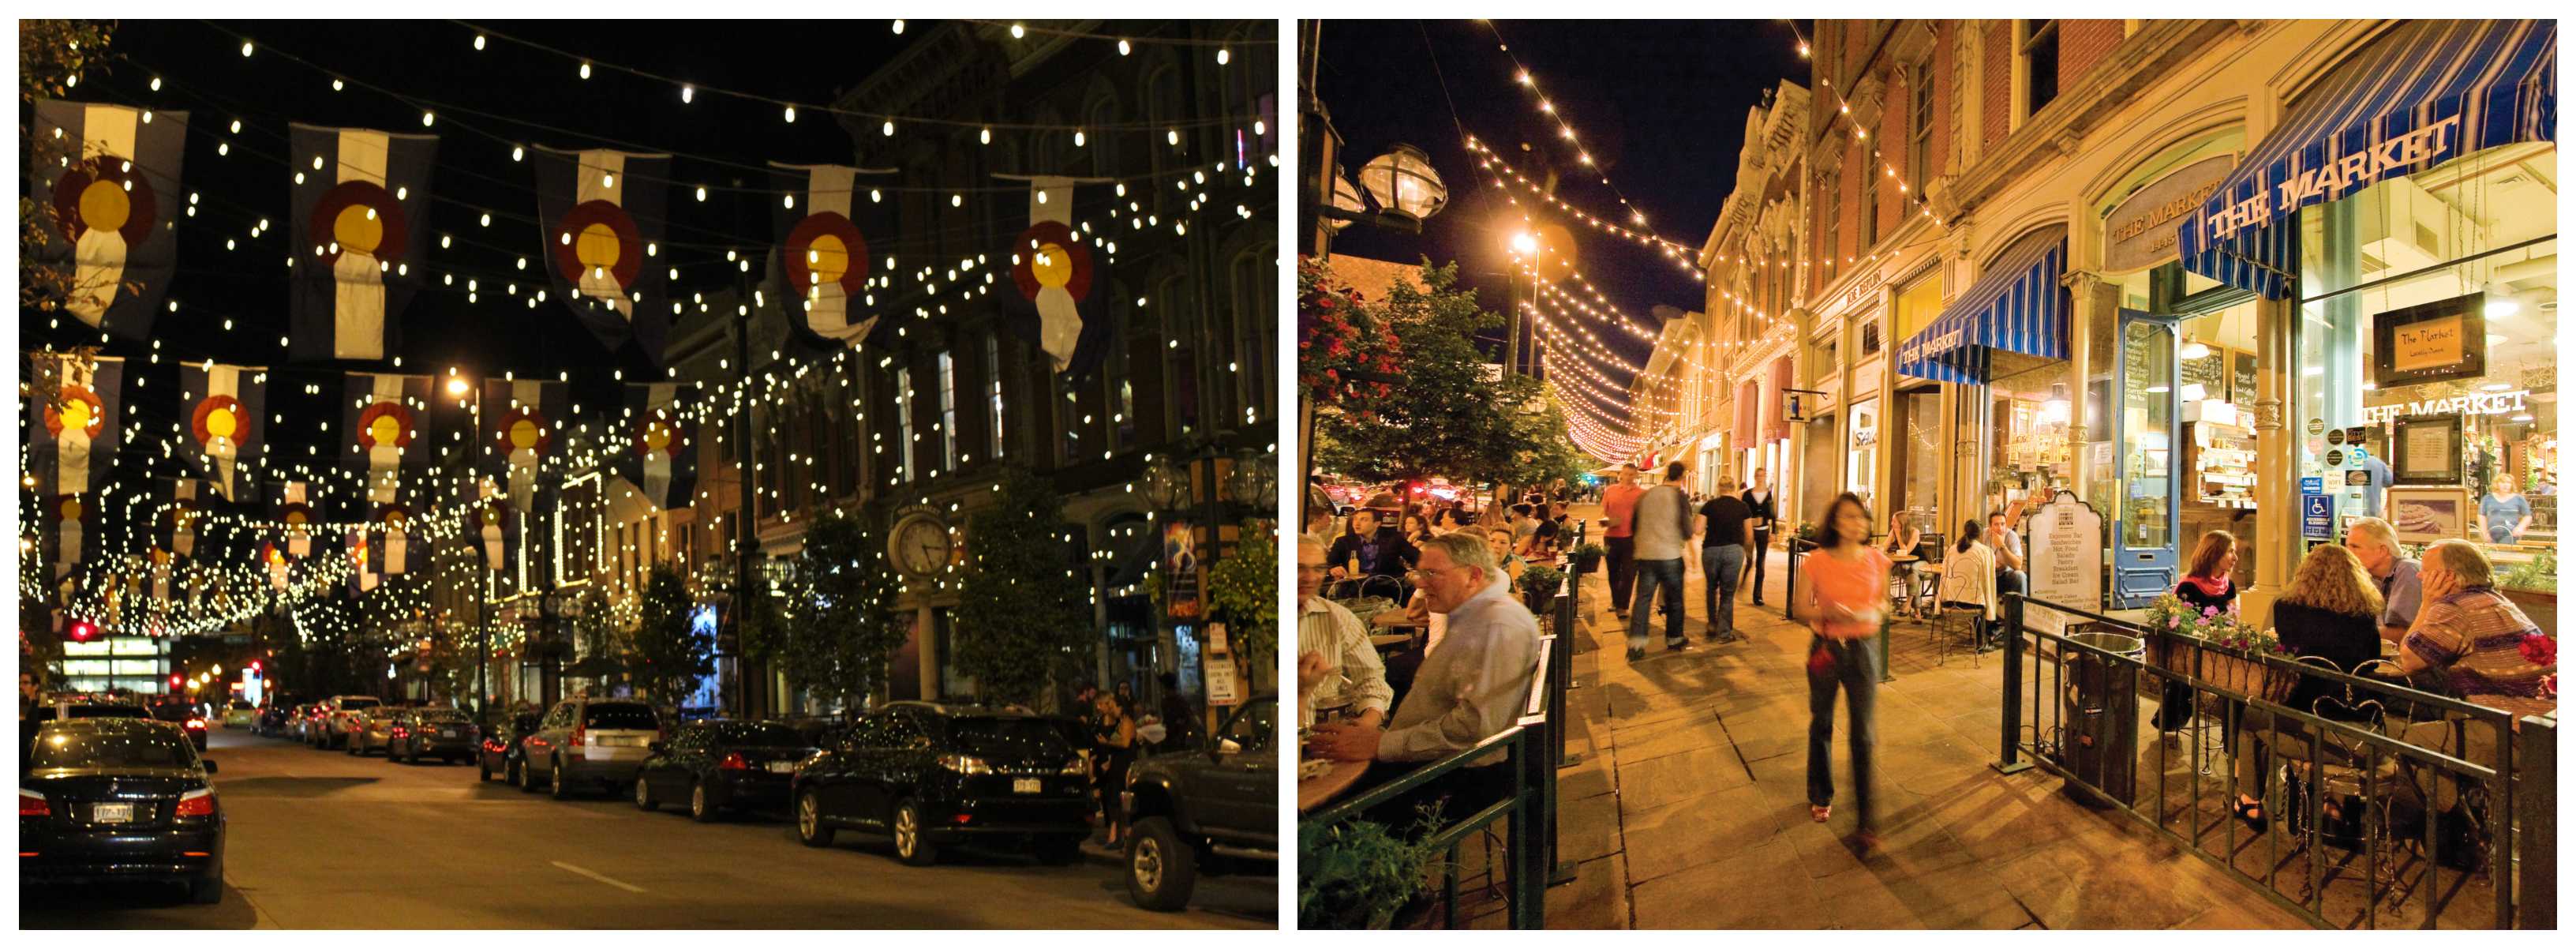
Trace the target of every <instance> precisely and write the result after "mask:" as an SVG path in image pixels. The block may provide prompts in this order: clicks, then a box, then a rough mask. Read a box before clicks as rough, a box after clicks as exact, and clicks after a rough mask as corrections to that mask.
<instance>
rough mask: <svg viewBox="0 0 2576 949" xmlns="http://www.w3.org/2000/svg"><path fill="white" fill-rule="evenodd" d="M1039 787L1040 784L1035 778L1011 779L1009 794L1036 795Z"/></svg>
mask: <svg viewBox="0 0 2576 949" xmlns="http://www.w3.org/2000/svg"><path fill="white" fill-rule="evenodd" d="M1040 787H1041V783H1040V782H1039V780H1038V779H1037V778H1012V779H1011V793H1013V794H1036V793H1038V789H1039V788H1040Z"/></svg>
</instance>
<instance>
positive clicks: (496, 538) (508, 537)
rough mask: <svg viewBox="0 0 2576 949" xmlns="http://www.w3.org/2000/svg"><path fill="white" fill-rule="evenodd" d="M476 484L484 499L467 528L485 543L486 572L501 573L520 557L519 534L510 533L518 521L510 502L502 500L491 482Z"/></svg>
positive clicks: (475, 507)
mask: <svg viewBox="0 0 2576 949" xmlns="http://www.w3.org/2000/svg"><path fill="white" fill-rule="evenodd" d="M476 484H477V485H478V487H479V493H480V494H481V497H480V499H478V500H477V501H476V503H475V505H474V508H473V511H474V514H473V517H472V518H470V519H469V520H468V521H467V524H468V526H470V527H471V528H472V529H473V531H474V536H475V537H476V538H477V539H478V540H480V541H481V542H482V545H483V569H486V570H499V569H502V568H503V567H504V566H505V565H507V564H509V563H510V561H511V559H512V558H513V557H515V556H517V554H518V549H519V535H518V531H515V530H512V529H511V528H512V527H513V526H515V522H516V520H517V518H516V516H515V515H514V514H512V513H511V510H510V502H509V501H507V500H505V499H503V498H502V497H501V496H500V491H499V489H498V488H497V487H496V486H495V485H494V484H493V483H492V481H491V479H489V478H484V479H478V480H477V482H476Z"/></svg>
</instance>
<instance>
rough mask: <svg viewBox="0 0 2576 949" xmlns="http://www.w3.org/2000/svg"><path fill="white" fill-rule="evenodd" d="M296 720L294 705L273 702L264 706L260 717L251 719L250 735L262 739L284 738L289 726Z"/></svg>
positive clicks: (260, 711)
mask: <svg viewBox="0 0 2576 949" xmlns="http://www.w3.org/2000/svg"><path fill="white" fill-rule="evenodd" d="M294 719H295V706H294V705H292V704H290V703H286V702H274V701H273V702H270V703H269V704H267V705H265V706H262V707H261V708H260V710H259V715H258V716H257V717H255V718H253V719H251V725H250V733H251V734H253V735H258V736H260V737H262V738H284V737H286V726H287V724H288V723H289V722H292V721H294Z"/></svg>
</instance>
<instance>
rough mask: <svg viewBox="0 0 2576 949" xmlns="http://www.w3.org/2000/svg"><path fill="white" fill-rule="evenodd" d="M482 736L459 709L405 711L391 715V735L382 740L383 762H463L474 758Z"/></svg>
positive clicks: (411, 709)
mask: <svg viewBox="0 0 2576 949" xmlns="http://www.w3.org/2000/svg"><path fill="white" fill-rule="evenodd" d="M482 737H483V736H482V733H481V731H480V730H479V729H477V728H475V727H474V721H473V720H472V719H470V718H467V717H466V716H465V713H464V712H463V711H462V710H459V709H452V708H407V709H403V710H401V711H398V712H395V713H394V730H393V734H392V735H390V736H388V737H387V738H386V739H385V759H386V760H388V761H400V762H403V763H405V764H419V763H420V759H422V758H436V759H438V760H440V761H463V760H465V759H467V758H470V757H473V756H474V749H475V744H476V742H478V741H479V740H481V739H482Z"/></svg>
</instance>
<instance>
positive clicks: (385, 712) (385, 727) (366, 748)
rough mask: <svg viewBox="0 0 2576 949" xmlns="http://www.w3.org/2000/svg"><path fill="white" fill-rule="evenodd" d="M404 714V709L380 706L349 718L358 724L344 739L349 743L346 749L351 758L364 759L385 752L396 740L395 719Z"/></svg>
mask: <svg viewBox="0 0 2576 949" xmlns="http://www.w3.org/2000/svg"><path fill="white" fill-rule="evenodd" d="M402 712H403V710H402V709H399V708H395V707H393V706H390V705H378V706H376V707H374V708H370V709H366V710H364V711H361V712H358V713H357V714H355V715H351V716H349V720H350V721H352V722H355V723H357V724H356V726H355V727H353V728H350V729H349V730H348V737H346V738H344V739H342V740H343V741H346V742H348V744H347V746H346V748H347V750H348V752H349V754H350V756H351V757H360V758H363V757H366V756H367V754H368V753H370V752H377V751H385V750H386V748H387V747H388V746H389V745H391V744H392V742H393V740H394V718H395V716H398V715H401V714H402Z"/></svg>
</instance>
